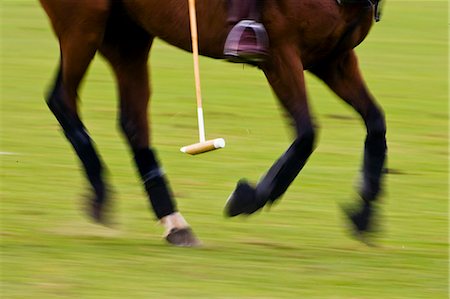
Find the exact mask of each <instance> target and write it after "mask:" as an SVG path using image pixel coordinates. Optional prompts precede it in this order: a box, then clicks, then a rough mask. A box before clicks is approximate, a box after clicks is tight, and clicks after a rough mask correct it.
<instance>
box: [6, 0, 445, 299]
mask: <svg viewBox="0 0 450 299" xmlns="http://www.w3.org/2000/svg"><path fill="white" fill-rule="evenodd" d="M384 8H385V10H384V16H383V20H382V22H381V23H379V24H376V26H375V27H374V28H373V30H372V32H371V34H370V35H369V37H368V38H367V40H366V41H365V42H364V43H363V44H362V45H361V46H360V47H359V48H358V53H359V57H360V62H361V65H362V69H363V71H364V74H365V76H366V79H367V82H368V84H369V86H370V87H371V90H372V91H373V93H374V94H375V96H376V97H377V98H378V100H379V102H380V104H381V105H382V106H383V107H384V110H385V112H386V115H387V121H388V145H389V168H392V169H395V170H397V174H390V175H388V176H387V177H386V196H385V197H384V198H383V201H382V209H383V215H382V224H383V233H382V235H381V236H380V237H379V240H378V244H379V246H378V247H373V248H372V247H367V246H365V245H363V244H361V243H359V242H357V241H355V240H353V239H351V238H349V236H348V235H347V232H346V229H345V222H344V220H343V219H342V215H341V213H340V211H339V209H338V205H339V204H343V203H349V202H351V201H352V198H354V193H353V192H354V191H352V190H353V185H354V183H355V180H356V178H357V173H358V169H359V165H360V159H361V149H362V145H363V140H364V128H363V127H362V124H361V122H360V121H359V119H358V118H357V116H356V115H355V113H354V112H353V111H351V110H350V109H349V108H348V107H346V106H345V105H344V104H343V103H342V102H341V101H340V100H338V99H337V98H336V97H335V96H334V95H332V94H331V93H330V92H329V91H328V90H327V89H326V88H324V86H323V85H322V84H321V83H320V82H318V81H317V80H316V79H315V78H313V77H311V76H308V77H307V83H308V88H309V94H310V98H311V106H312V109H313V111H314V113H315V119H316V122H317V123H318V124H320V128H321V130H320V132H321V133H320V140H319V145H318V148H317V150H316V152H315V153H314V155H313V156H312V158H311V159H310V161H309V163H308V165H307V166H306V167H305V169H304V170H303V172H302V173H301V175H300V176H299V178H298V179H297V180H296V181H295V182H294V184H293V185H292V186H291V187H290V189H289V191H288V193H287V194H286V195H285V196H284V198H283V199H282V201H281V202H280V204H279V205H277V206H276V207H274V208H272V209H271V211H270V212H267V211H263V212H262V213H260V214H258V215H255V216H252V217H250V218H248V219H242V218H239V219H232V220H226V219H224V218H223V216H222V207H223V204H224V202H225V200H226V198H227V196H228V195H229V193H230V192H231V191H232V190H233V188H234V185H235V183H236V181H237V180H238V179H239V178H241V177H247V178H249V179H251V180H252V181H256V180H257V179H258V178H259V176H260V175H261V174H262V173H263V172H264V171H265V170H267V168H268V167H269V166H270V165H271V163H272V162H273V161H274V160H275V159H276V158H277V157H278V156H279V155H280V154H281V153H282V152H283V151H284V149H285V148H286V147H287V146H288V144H289V143H290V140H291V137H292V136H291V132H290V129H289V127H288V126H287V125H286V121H285V119H283V113H282V111H281V110H280V109H279V107H278V105H277V103H276V101H275V100H274V99H273V96H272V94H271V91H270V89H269V88H268V86H267V84H266V82H265V80H264V78H263V75H262V74H261V73H260V72H258V71H257V70H255V69H253V68H250V67H245V68H243V67H242V66H239V65H231V64H226V63H224V62H220V61H213V60H210V59H206V58H202V59H201V61H200V62H201V72H202V73H201V75H202V87H203V97H204V100H205V105H204V108H205V116H206V128H207V135H208V137H210V138H213V137H224V138H225V139H226V140H227V143H228V144H227V147H226V148H225V149H223V150H220V151H216V152H213V153H209V154H205V155H201V156H198V157H189V156H186V155H183V154H181V153H180V152H179V147H180V146H182V145H186V144H189V143H192V142H195V141H196V138H197V128H196V115H195V109H196V108H195V94H194V86H193V75H192V60H191V59H192V58H191V56H190V55H189V54H187V53H184V52H181V51H179V50H177V49H174V48H173V47H170V46H168V45H166V44H164V43H162V42H159V41H158V42H156V44H155V45H154V48H153V51H152V57H151V64H152V74H153V78H152V79H153V82H152V85H153V89H154V90H153V97H152V110H151V115H152V119H153V123H152V128H153V141H154V144H155V146H156V148H157V150H158V153H159V157H160V158H161V160H162V162H163V164H164V168H165V170H166V172H167V173H168V175H169V178H170V180H171V184H172V187H173V189H174V191H175V194H176V196H177V200H178V204H179V207H180V209H181V211H183V214H184V215H185V217H186V218H187V219H188V221H189V222H190V223H191V224H192V226H193V227H194V229H195V231H196V233H197V234H198V235H199V236H200V238H201V239H202V240H203V242H204V244H205V246H204V248H202V249H179V248H172V247H169V246H166V245H165V244H164V243H163V241H162V240H161V233H162V229H161V227H159V226H158V225H156V224H155V221H154V219H153V215H152V214H151V212H150V211H149V208H148V203H147V201H146V198H145V196H144V192H143V190H142V186H141V185H140V183H139V179H138V177H137V175H136V172H135V169H134V168H133V165H132V163H131V162H132V159H131V156H130V155H129V152H128V149H127V146H126V144H125V143H124V140H123V138H122V136H121V135H120V133H119V132H118V130H117V124H116V119H117V103H116V97H117V96H116V92H115V85H114V82H113V79H112V76H111V72H110V70H109V68H108V67H107V66H106V64H105V63H104V61H103V60H102V59H101V58H99V57H97V58H96V60H95V61H94V63H93V65H92V66H91V68H90V71H89V74H88V76H87V78H86V81H85V85H84V86H83V89H82V91H81V93H80V94H81V97H82V99H83V102H82V112H83V117H84V119H85V123H86V125H87V127H88V128H89V130H90V133H91V135H92V137H93V138H94V140H95V141H96V144H97V146H98V148H99V150H100V152H101V154H102V158H103V159H104V161H105V162H106V163H107V165H108V168H109V171H110V180H111V183H112V184H113V186H114V188H115V191H116V200H117V218H118V221H119V223H120V224H119V226H118V227H117V228H116V229H106V228H103V227H98V226H96V225H93V224H90V223H89V222H88V221H87V220H86V219H85V218H84V216H83V215H82V213H81V212H80V209H79V207H80V205H81V202H80V199H81V198H82V197H83V195H84V194H85V192H86V186H87V185H86V182H85V180H84V178H83V175H82V173H81V172H80V170H79V165H78V161H77V159H76V158H75V156H74V154H73V150H72V149H71V148H70V146H69V144H68V143H67V142H66V140H65V139H64V137H63V136H62V134H61V132H60V129H59V127H58V125H57V123H56V121H55V119H54V118H53V116H52V115H51V113H50V112H49V111H48V109H47V107H46V105H45V103H44V100H43V94H44V93H45V90H46V89H47V87H48V86H49V84H50V83H51V78H52V77H53V75H54V70H55V68H56V64H57V57H58V44H57V41H56V39H55V38H54V36H53V35H52V33H51V30H50V27H49V24H48V21H47V18H46V16H45V15H44V13H43V11H42V9H40V8H39V6H38V1H34V0H33V1H31V0H23V1H12V0H11V1H3V2H2V4H1V10H2V15H1V26H2V35H1V41H0V42H1V60H2V61H1V68H0V72H1V130H0V141H1V147H0V151H1V152H11V153H14V154H12V155H4V154H2V155H0V159H1V247H2V250H1V267H0V269H1V297H2V298H346V299H348V298H377V299H379V298H408V299H410V298H427V299H428V298H447V297H448V272H447V270H448V222H447V221H448V219H447V218H448V185H447V183H448V173H447V171H448V167H447V166H448V102H447V98H448V93H447V91H448V76H447V72H448V63H449V61H448V57H447V54H448V45H447V43H448V33H447V28H448V24H447V2H445V1H421V2H419V1H413V2H411V1H408V2H406V1H387V3H386V5H385V7H384ZM335 116H338V117H335Z"/></svg>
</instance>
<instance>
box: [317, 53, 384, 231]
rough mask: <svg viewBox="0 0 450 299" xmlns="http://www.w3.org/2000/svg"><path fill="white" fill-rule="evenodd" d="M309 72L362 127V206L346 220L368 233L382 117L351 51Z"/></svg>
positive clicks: (377, 186) (379, 169) (377, 185)
mask: <svg viewBox="0 0 450 299" xmlns="http://www.w3.org/2000/svg"><path fill="white" fill-rule="evenodd" d="M312 72H313V73H314V74H316V75H317V76H318V77H319V78H321V79H322V80H323V81H324V82H325V83H326V84H327V85H328V86H329V87H330V88H331V89H332V90H333V91H334V92H335V93H336V94H337V95H338V96H339V97H341V98H342V99H343V100H344V101H345V102H347V103H348V104H350V105H351V106H352V107H353V108H354V109H355V110H356V111H357V112H358V113H359V114H360V115H361V117H362V119H363V120H364V123H365V125H366V128H367V136H366V140H365V144H364V160H363V167H362V184H361V187H360V190H359V195H360V196H361V199H362V205H361V207H359V208H358V209H357V210H356V211H352V212H350V213H349V217H350V219H351V221H352V222H353V224H354V226H355V228H356V230H357V231H359V232H366V231H370V230H371V229H372V228H373V221H372V218H373V212H374V207H373V205H372V202H373V201H375V200H376V199H377V197H378V196H379V194H380V191H381V180H382V175H383V166H384V162H385V157H386V150H387V147H386V137H385V135H386V123H385V119H384V114H383V112H382V110H381V108H380V107H378V105H377V104H376V103H375V100H374V98H373V97H372V95H371V94H370V92H369V91H368V89H367V87H366V85H365V83H364V80H363V78H362V75H361V73H360V70H359V67H358V61H357V58H356V55H355V52H354V51H353V50H352V51H349V52H347V53H345V54H343V55H341V56H339V57H338V58H337V59H335V60H334V61H332V62H329V63H327V64H323V65H321V66H319V67H316V68H315V69H313V70H312Z"/></svg>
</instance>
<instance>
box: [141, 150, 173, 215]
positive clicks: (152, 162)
mask: <svg viewBox="0 0 450 299" xmlns="http://www.w3.org/2000/svg"><path fill="white" fill-rule="evenodd" d="M134 159H135V161H136V165H137V167H138V170H139V173H140V175H141V177H142V180H143V181H144V186H145V190H146V191H147V194H148V196H149V199H150V203H151V205H152V208H153V210H154V212H155V214H156V217H158V219H161V218H162V217H164V216H167V215H169V214H172V213H173V212H175V211H176V206H175V202H174V200H173V196H172V192H171V190H170V188H169V185H168V183H167V182H166V179H165V178H164V174H163V172H162V171H161V169H160V168H159V166H158V162H157V160H156V157H155V155H154V153H153V151H152V150H151V149H148V148H146V149H141V150H137V151H135V153H134Z"/></svg>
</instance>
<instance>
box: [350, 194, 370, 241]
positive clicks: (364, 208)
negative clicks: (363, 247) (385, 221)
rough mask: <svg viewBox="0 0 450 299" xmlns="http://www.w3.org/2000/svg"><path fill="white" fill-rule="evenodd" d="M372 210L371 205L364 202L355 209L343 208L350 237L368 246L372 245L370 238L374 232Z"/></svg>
mask: <svg viewBox="0 0 450 299" xmlns="http://www.w3.org/2000/svg"><path fill="white" fill-rule="evenodd" d="M374 209H375V207H374V206H373V204H371V203H370V202H365V201H364V202H363V203H362V205H361V206H359V207H357V208H356V209H350V208H343V210H344V213H345V215H346V216H347V219H348V220H349V222H350V225H351V229H352V235H353V236H354V237H355V238H357V239H358V240H360V241H362V242H364V243H366V244H368V245H372V244H371V242H370V239H371V237H370V236H371V235H373V233H374V232H375V231H376V229H375V219H374V218H375V217H374V214H375V211H374Z"/></svg>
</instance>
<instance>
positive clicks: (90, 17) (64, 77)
mask: <svg viewBox="0 0 450 299" xmlns="http://www.w3.org/2000/svg"><path fill="white" fill-rule="evenodd" d="M41 3H42V5H43V7H44V8H45V10H46V12H47V14H48V15H49V16H50V17H51V19H52V24H53V29H54V31H55V33H56V35H57V36H58V38H59V41H60V49H61V62H60V68H59V71H58V75H57V77H56V80H55V84H54V87H53V90H52V91H51V93H50V94H49V96H48V98H47V104H48V107H49V108H50V110H51V111H52V112H53V114H54V115H55V117H56V118H57V120H58V121H59V123H60V124H61V126H62V128H63V130H64V134H65V136H66V137H67V139H68V140H69V142H70V143H71V144H72V146H73V148H74V149H75V152H76V153H77V155H78V157H79V158H80V160H81V162H82V164H83V167H84V170H85V174H86V176H87V178H88V180H89V182H90V184H91V186H92V188H93V191H94V197H93V198H92V199H90V202H89V203H88V207H87V208H88V213H89V215H90V216H91V217H92V218H93V219H94V220H95V221H98V222H102V223H105V221H106V219H105V213H104V212H105V206H106V205H105V204H106V202H107V192H106V185H105V182H104V170H103V169H104V167H103V166H102V163H101V161H100V158H99V156H98V154H97V151H96V150H95V147H94V144H93V141H92V140H91V138H90V137H89V134H88V133H87V130H86V128H85V126H84V124H83V123H82V121H81V118H80V115H79V113H78V103H77V90H78V86H79V85H80V82H81V80H82V78H83V76H84V74H85V72H86V69H87V67H88V66H89V64H90V62H91V60H92V58H93V57H94V55H95V53H96V51H97V47H98V46H99V44H100V42H101V39H102V37H103V32H104V28H105V24H106V20H107V16H108V13H109V4H108V2H107V1H97V2H96V3H92V2H89V1H80V2H79V3H78V2H77V3H75V2H73V3H70V5H63V4H61V3H59V2H55V1H53V2H50V1H45V0H41ZM80 20H83V22H80ZM80 45H82V46H81V47H80Z"/></svg>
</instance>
